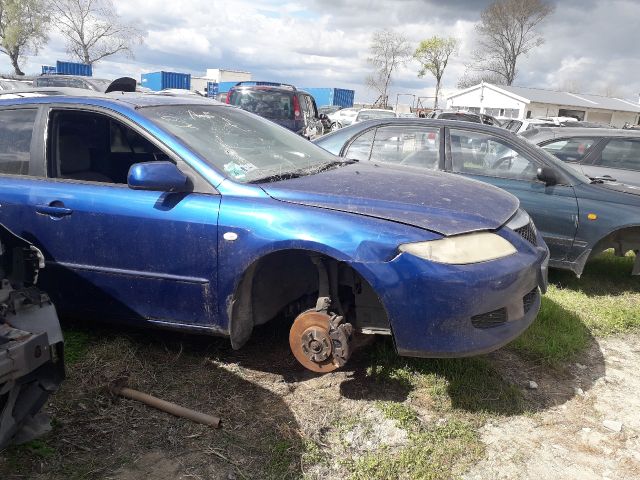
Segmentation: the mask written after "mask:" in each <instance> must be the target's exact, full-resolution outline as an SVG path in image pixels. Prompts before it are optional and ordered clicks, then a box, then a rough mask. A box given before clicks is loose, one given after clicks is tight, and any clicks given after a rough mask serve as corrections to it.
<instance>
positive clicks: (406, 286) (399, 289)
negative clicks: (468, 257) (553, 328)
mask: <svg viewBox="0 0 640 480" xmlns="http://www.w3.org/2000/svg"><path fill="white" fill-rule="evenodd" d="M511 233H512V232H511ZM514 243H517V240H514ZM521 245H522V244H521ZM539 245H540V246H538V247H533V246H532V245H531V244H528V247H525V248H522V249H520V248H519V249H518V252H517V253H515V254H513V255H510V256H509V257H505V258H502V259H499V260H494V261H489V262H483V263H477V264H471V265H445V264H437V263H433V262H428V261H426V260H423V259H420V258H418V257H415V256H412V255H409V254H405V253H403V254H400V255H398V256H397V257H396V258H394V259H393V260H392V261H391V262H388V263H387V264H386V265H387V268H388V269H389V270H388V271H387V272H384V273H382V272H380V273H378V274H377V273H374V274H375V275H376V276H377V278H384V279H385V280H384V282H382V284H379V285H377V286H374V289H375V290H376V291H378V292H379V294H380V293H381V295H380V297H381V300H382V303H383V304H384V307H385V309H386V311H387V315H388V318H389V320H390V324H391V329H392V332H393V336H394V339H395V344H396V348H397V350H398V353H399V354H400V355H405V356H417V357H464V356H472V355H479V354H483V353H487V352H490V351H492V350H496V349H498V348H500V347H502V346H503V345H505V344H507V343H509V342H510V341H512V340H513V339H515V338H516V337H518V336H519V335H520V334H521V333H522V332H523V331H524V330H525V329H526V328H527V327H528V326H529V325H530V324H531V323H532V322H533V320H534V319H535V317H536V315H537V313H538V311H539V309H540V303H541V294H542V293H544V292H545V291H546V289H547V270H548V262H549V251H548V249H547V247H546V245H545V244H544V242H542V240H541V239H539ZM379 274H382V275H383V276H382V277H380V276H378V275H379Z"/></svg>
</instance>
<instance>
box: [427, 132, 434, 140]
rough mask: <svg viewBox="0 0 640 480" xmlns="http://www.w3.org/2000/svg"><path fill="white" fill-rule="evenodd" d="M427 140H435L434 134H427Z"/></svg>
mask: <svg viewBox="0 0 640 480" xmlns="http://www.w3.org/2000/svg"><path fill="white" fill-rule="evenodd" d="M427 138H428V139H429V140H435V139H436V132H429V134H428V135H427Z"/></svg>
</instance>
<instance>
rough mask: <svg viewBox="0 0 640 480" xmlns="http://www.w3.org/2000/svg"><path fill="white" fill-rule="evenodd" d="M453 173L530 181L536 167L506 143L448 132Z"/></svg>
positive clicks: (534, 163)
mask: <svg viewBox="0 0 640 480" xmlns="http://www.w3.org/2000/svg"><path fill="white" fill-rule="evenodd" d="M450 138H451V162H452V167H453V171H454V172H457V173H468V174H472V175H486V176H490V177H498V178H509V179H514V180H527V181H534V180H536V178H537V171H538V164H537V162H535V161H534V160H532V159H530V158H528V157H527V156H524V155H522V154H520V153H518V152H517V151H516V150H514V149H513V148H512V146H511V145H509V144H508V143H507V142H506V141H504V140H501V139H499V138H497V137H494V136H492V135H487V134H484V133H477V132H468V131H464V130H455V129H452V130H451V133H450Z"/></svg>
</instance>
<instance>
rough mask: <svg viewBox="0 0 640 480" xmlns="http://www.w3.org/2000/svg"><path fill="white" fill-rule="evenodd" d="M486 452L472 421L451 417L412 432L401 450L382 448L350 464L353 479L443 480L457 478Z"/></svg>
mask: <svg viewBox="0 0 640 480" xmlns="http://www.w3.org/2000/svg"><path fill="white" fill-rule="evenodd" d="M482 454H483V445H482V442H481V441H480V439H479V436H478V434H477V433H476V430H475V428H474V426H473V425H472V424H471V423H468V422H465V421H462V420H459V419H455V418H453V419H449V420H447V421H444V422H440V423H438V424H436V425H432V426H429V427H426V428H418V430H417V431H414V432H413V433H410V444H409V445H408V446H407V447H404V448H402V449H400V450H399V451H395V452H394V451H391V450H390V449H389V448H381V449H379V450H377V451H375V452H372V453H369V454H367V455H364V456H362V457H360V458H359V459H357V460H355V461H354V462H352V463H351V464H350V465H349V469H350V471H351V475H350V478H351V479H353V480H377V479H380V480H387V479H393V478H410V479H412V480H435V479H438V480H441V479H449V478H456V477H457V476H458V474H459V473H461V472H463V471H464V470H465V469H466V468H467V467H468V466H469V465H471V464H473V463H474V462H475V461H477V460H478V459H479V458H480V457H481V456H482Z"/></svg>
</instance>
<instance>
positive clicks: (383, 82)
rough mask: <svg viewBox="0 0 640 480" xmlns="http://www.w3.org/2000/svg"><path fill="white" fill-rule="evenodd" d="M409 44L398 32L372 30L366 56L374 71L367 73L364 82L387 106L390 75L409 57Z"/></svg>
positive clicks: (382, 103)
mask: <svg viewBox="0 0 640 480" xmlns="http://www.w3.org/2000/svg"><path fill="white" fill-rule="evenodd" d="M411 50H412V49H411V45H410V44H409V42H408V41H407V39H406V38H405V37H404V35H402V34H400V33H395V32H392V31H390V30H380V31H377V32H374V34H373V36H372V37H371V45H370V46H369V54H370V57H369V58H368V61H369V63H371V64H372V65H373V67H374V68H375V71H374V73H373V74H372V75H369V76H368V77H367V78H366V79H365V82H366V84H367V86H368V87H369V88H371V89H373V90H375V91H376V92H377V93H378V94H379V95H380V97H379V101H378V102H376V103H379V104H380V105H381V106H382V107H386V106H387V100H388V93H387V92H388V90H389V86H390V85H391V75H392V73H393V71H394V70H395V69H396V68H397V67H398V66H400V65H403V64H405V63H406V62H408V61H409V59H410V58H411Z"/></svg>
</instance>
